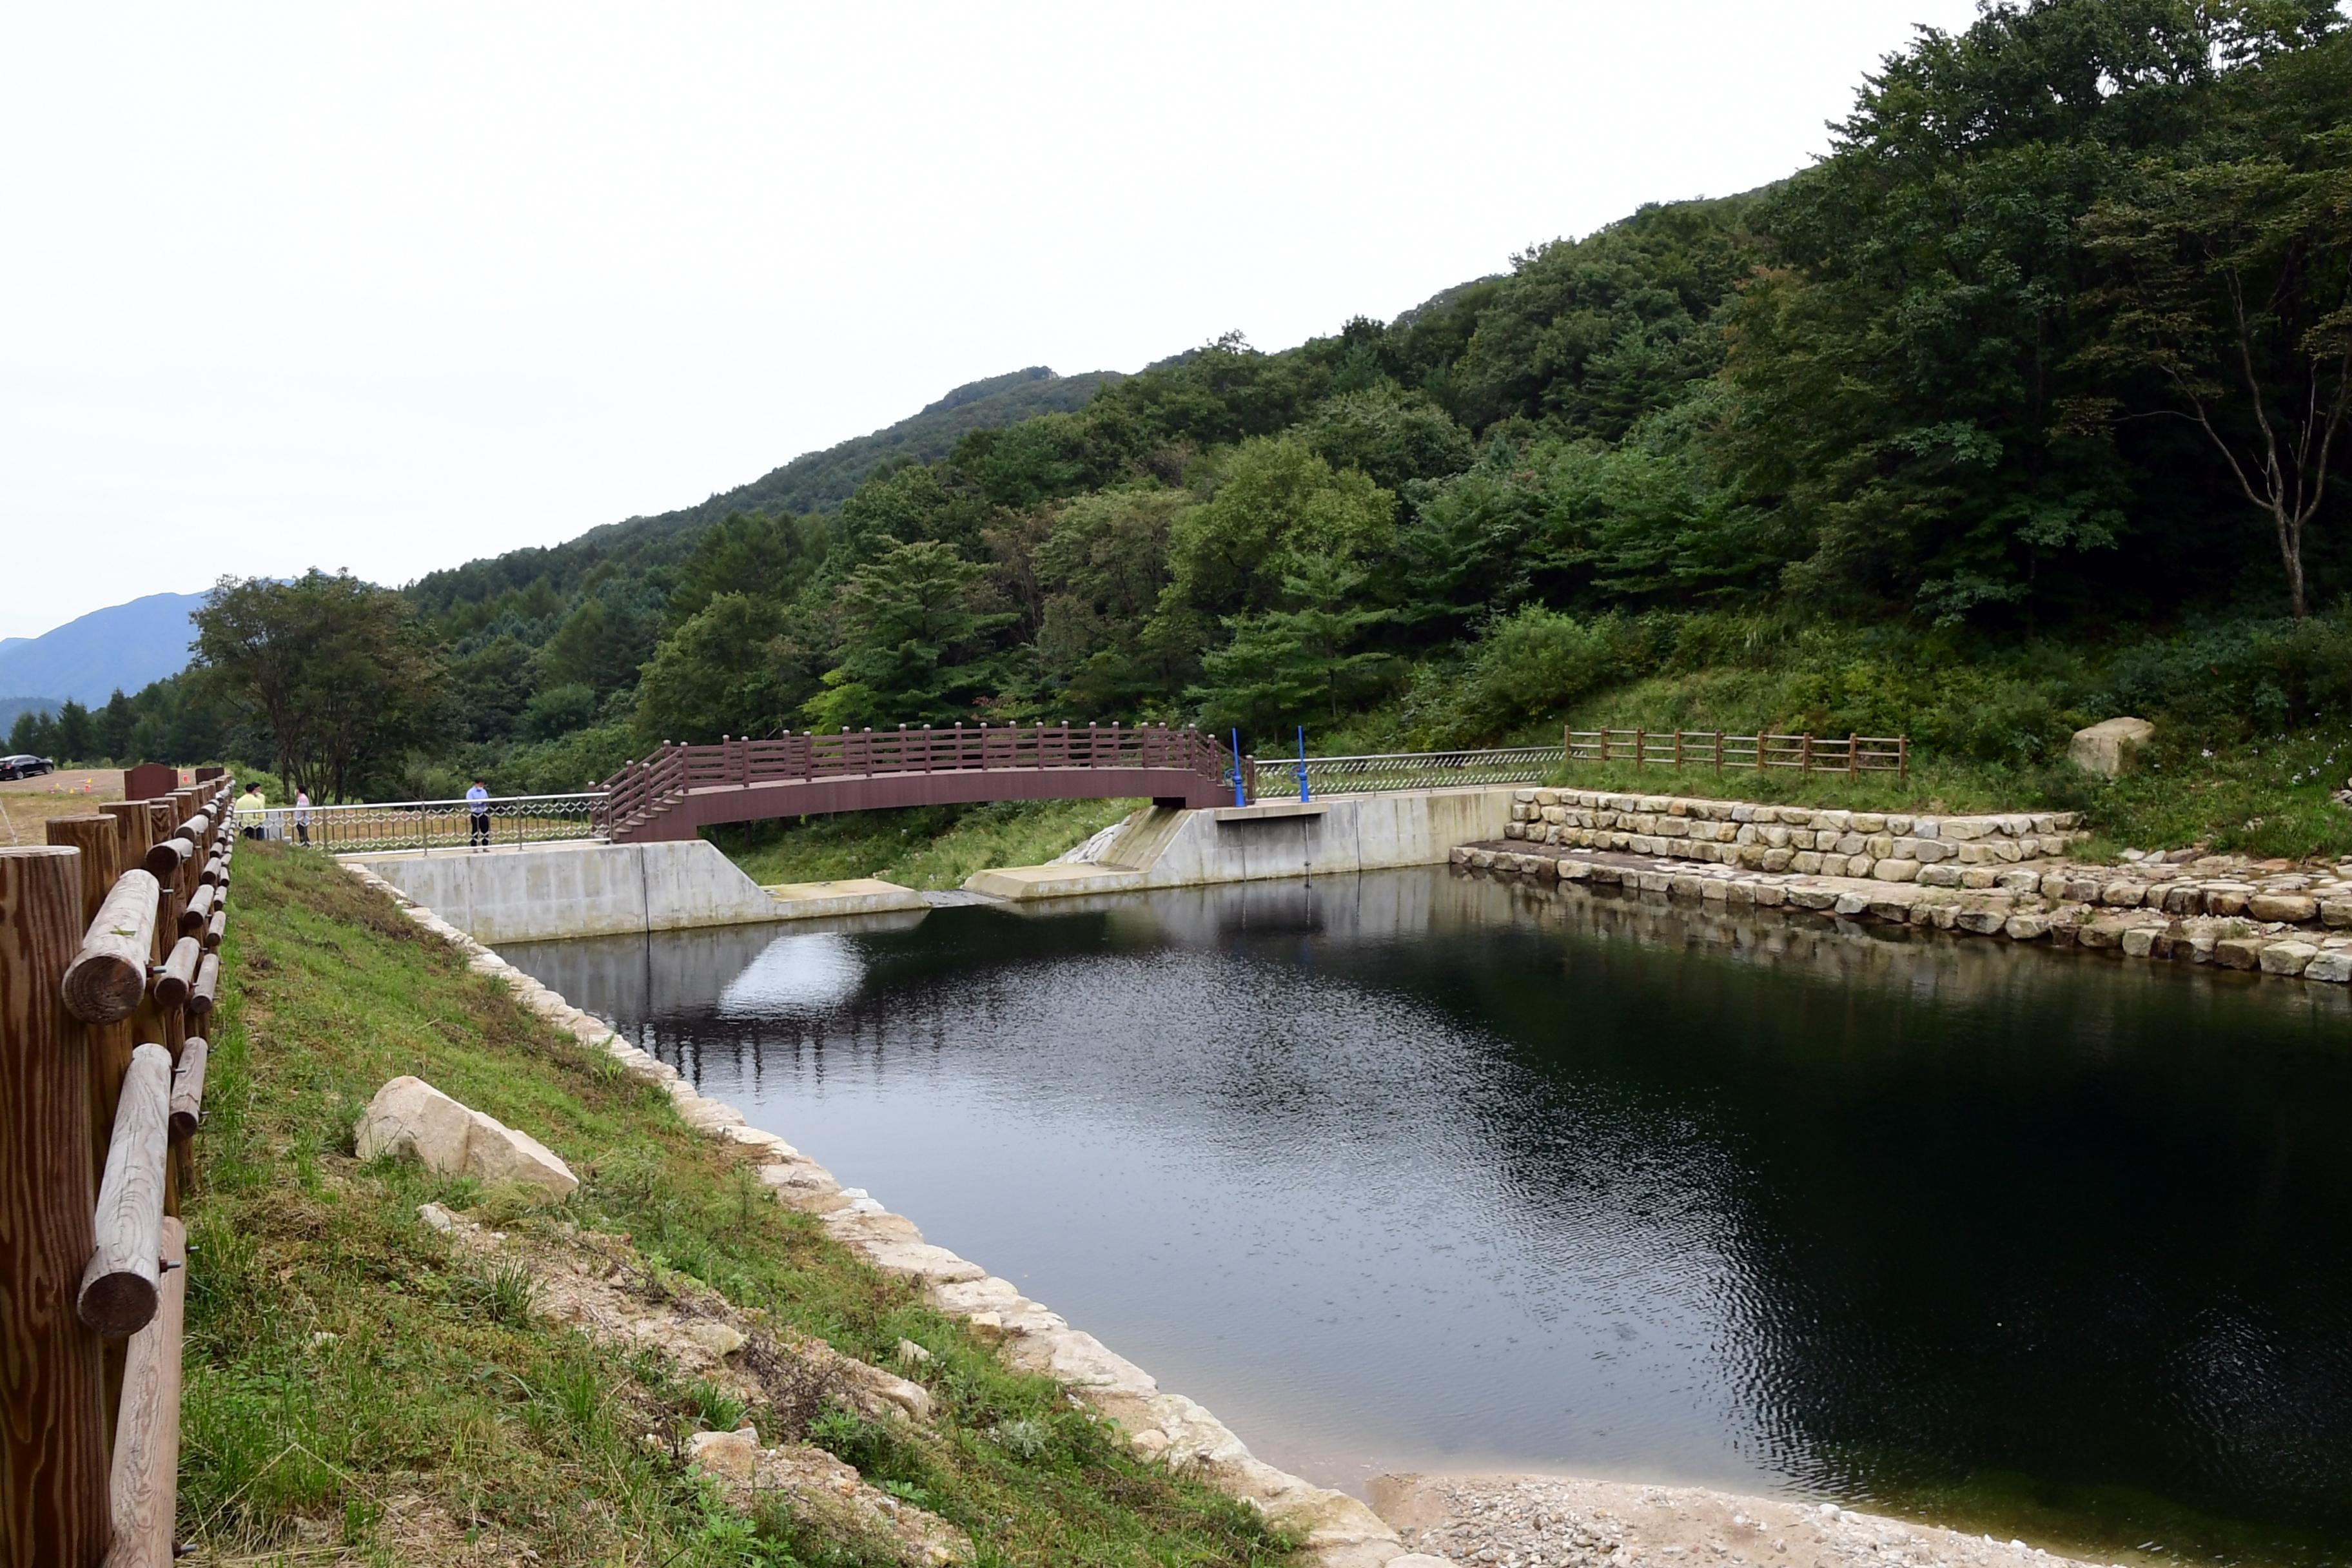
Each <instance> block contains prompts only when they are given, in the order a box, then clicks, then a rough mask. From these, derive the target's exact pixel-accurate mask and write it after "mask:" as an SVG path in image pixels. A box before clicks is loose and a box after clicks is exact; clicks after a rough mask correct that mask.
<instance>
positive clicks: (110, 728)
mask: <svg viewBox="0 0 2352 1568" xmlns="http://www.w3.org/2000/svg"><path fill="white" fill-rule="evenodd" d="M97 717H98V746H99V750H100V751H101V752H105V753H106V755H107V756H108V757H109V758H110V759H111V760H112V761H114V762H118V763H127V762H131V761H133V760H135V759H133V758H132V756H131V726H132V725H133V724H135V723H136V722H137V721H138V717H137V715H136V713H135V712H133V710H132V709H131V699H130V698H128V697H126V696H124V695H123V692H122V689H121V687H119V686H118V687H116V688H115V689H114V695H112V696H111V697H109V698H108V699H107V700H106V706H105V707H103V708H101V709H100V710H99V711H98V716H97Z"/></svg>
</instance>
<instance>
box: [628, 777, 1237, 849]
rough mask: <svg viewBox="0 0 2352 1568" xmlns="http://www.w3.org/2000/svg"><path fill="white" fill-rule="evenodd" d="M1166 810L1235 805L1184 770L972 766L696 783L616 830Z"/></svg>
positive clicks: (636, 833)
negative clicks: (967, 808) (1069, 806)
mask: <svg viewBox="0 0 2352 1568" xmlns="http://www.w3.org/2000/svg"><path fill="white" fill-rule="evenodd" d="M1141 799H1150V800H1153V801H1157V802H1159V803H1160V804H1162V805H1184V806H1209V805H1220V804H1231V802H1232V799H1233V796H1232V795H1231V794H1230V792H1228V791H1225V790H1223V789H1220V788H1219V787H1218V785H1217V784H1216V782H1215V781H1214V780H1213V779H1209V778H1205V777H1203V776H1202V774H1201V773H1197V772H1194V771H1192V770H1190V769H1183V768H1145V767H1125V768H1120V767H1043V768H1039V767H1028V768H968V769H961V770H958V771H953V772H941V773H828V774H825V775H824V776H821V777H818V778H813V779H774V780H767V781H755V782H752V783H750V784H697V785H694V786H691V787H689V788H688V789H687V790H686V792H685V793H684V794H683V795H677V796H675V797H673V798H672V799H670V800H669V801H668V802H667V805H665V806H664V807H663V809H662V810H661V812H660V813H659V815H658V816H656V817H654V818H653V819H652V820H651V821H648V822H645V823H643V824H640V825H638V826H635V827H626V826H625V827H621V828H618V829H616V831H615V834H614V837H617V838H621V839H624V840H636V841H647V840H658V839H683V838H692V837H695V835H696V833H697V832H698V830H699V829H701V828H704V827H710V826H717V825H719V824H721V823H729V822H761V821H766V820H769V819H772V818H774V817H780V816H824V815H825V814H827V813H831V812H836V811H888V810H896V809H903V808H905V807H908V806H917V805H978V804H981V803H982V802H986V801H998V800H1141Z"/></svg>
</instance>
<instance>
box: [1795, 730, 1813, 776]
mask: <svg viewBox="0 0 2352 1568" xmlns="http://www.w3.org/2000/svg"><path fill="white" fill-rule="evenodd" d="M1797 771H1798V772H1799V773H1811V772H1812V771H1813V732H1812V731H1811V730H1808V731H1805V733H1804V745H1803V747H1802V749H1801V750H1800V751H1799V752H1797Z"/></svg>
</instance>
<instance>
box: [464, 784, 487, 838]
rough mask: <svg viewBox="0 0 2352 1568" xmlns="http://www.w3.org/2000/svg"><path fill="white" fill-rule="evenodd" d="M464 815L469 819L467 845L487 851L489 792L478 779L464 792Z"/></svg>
mask: <svg viewBox="0 0 2352 1568" xmlns="http://www.w3.org/2000/svg"><path fill="white" fill-rule="evenodd" d="M466 815H467V816H468V817H469V818H470V819H471V821H470V823H469V825H468V826H467V831H466V845H467V847H468V848H472V849H480V850H484V851H487V850H488V848H489V847H490V792H489V791H488V789H486V788H484V787H483V785H482V781H481V780H479V779H476V780H475V781H474V787H473V788H471V789H469V790H467V792H466Z"/></svg>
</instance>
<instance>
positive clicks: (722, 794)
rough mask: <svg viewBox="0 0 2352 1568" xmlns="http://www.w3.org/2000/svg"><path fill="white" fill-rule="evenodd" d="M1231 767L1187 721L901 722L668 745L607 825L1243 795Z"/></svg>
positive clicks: (609, 808)
mask: <svg viewBox="0 0 2352 1568" xmlns="http://www.w3.org/2000/svg"><path fill="white" fill-rule="evenodd" d="M1243 771H1244V776H1246V774H1247V772H1248V770H1246V769H1244V770H1243ZM1233 777H1234V764H1233V763H1232V762H1231V761H1229V760H1228V759H1227V758H1226V756H1225V755H1224V753H1223V752H1221V751H1220V750H1219V749H1218V748H1217V746H1216V744H1215V742H1212V741H1211V740H1209V739H1208V738H1207V737H1206V736H1204V735H1202V733H1201V732H1200V731H1198V730H1195V729H1192V728H1191V727H1189V726H1188V727H1186V728H1184V729H1181V730H1173V729H1170V728H1169V727H1168V726H1167V725H1165V724H1160V725H1146V726H1144V727H1143V728H1141V729H1127V728H1125V727H1123V726H1120V725H1118V724H1112V725H1108V726H1100V725H1095V724H1088V725H1087V726H1086V727H1084V728H1083V729H1079V728H1074V727H1073V726H1071V725H1068V724H1058V725H1055V724H1034V725H995V726H992V725H986V724H982V725H980V726H978V727H976V728H973V729H966V728H964V726H962V725H961V724H958V725H956V726H955V727H954V728H952V729H947V730H934V729H931V728H929V726H928V725H927V726H925V727H924V728H922V729H920V730H909V729H907V728H906V727H904V726H903V725H902V726H900V727H899V728H898V729H897V730H884V731H874V730H860V731H848V730H845V731H842V732H841V733H840V734H837V735H789V734H788V735H782V736H779V737H777V738H776V739H774V740H767V741H750V740H743V741H735V740H730V741H721V742H719V744H717V745H715V746H676V745H668V744H665V745H663V746H662V747H661V748H660V749H659V750H657V751H656V752H654V754H653V755H651V756H649V757H647V758H646V759H645V760H644V761H643V762H637V763H630V764H629V765H628V766H626V767H625V768H623V769H622V770H621V771H620V772H619V773H614V775H613V776H612V777H611V778H610V779H608V780H606V781H605V784H604V788H605V790H606V791H607V792H608V794H607V798H606V802H605V806H604V812H605V815H604V826H605V827H606V830H607V831H608V832H609V834H610V835H611V837H612V838H613V840H614V842H615V843H621V844H629V843H642V842H645V841H647V840H654V839H671V838H692V837H695V835H696V833H697V831H698V829H700V828H704V827H708V826H712V825H714V824H717V823H723V822H756V821H762V820H765V819H768V818H771V817H778V816H818V815H822V814H824V813H827V812H835V811H875V810H887V809H890V808H893V807H903V806H913V805H974V804H978V803H980V802H982V801H999V800H1133V799H1141V798H1150V800H1152V801H1153V802H1155V803H1156V804H1158V805H1171V806H1209V805H1218V804H1220V803H1221V802H1230V801H1231V800H1232V798H1233V795H1232V791H1233V787H1234V786H1233V783H1232V780H1233Z"/></svg>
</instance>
